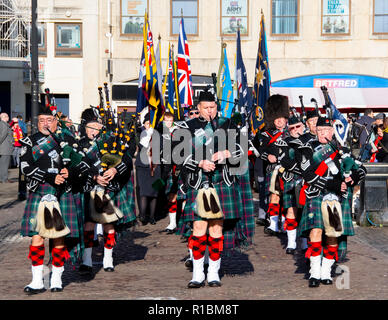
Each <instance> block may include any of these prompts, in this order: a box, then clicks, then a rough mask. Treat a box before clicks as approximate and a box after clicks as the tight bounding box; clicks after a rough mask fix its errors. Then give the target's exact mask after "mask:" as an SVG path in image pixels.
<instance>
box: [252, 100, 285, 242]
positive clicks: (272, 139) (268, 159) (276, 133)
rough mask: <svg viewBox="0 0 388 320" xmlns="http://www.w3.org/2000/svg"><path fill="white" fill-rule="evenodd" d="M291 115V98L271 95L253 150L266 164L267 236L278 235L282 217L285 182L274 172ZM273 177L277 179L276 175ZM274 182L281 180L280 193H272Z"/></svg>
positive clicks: (265, 230) (283, 144) (278, 189)
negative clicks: (289, 99) (282, 193)
mask: <svg viewBox="0 0 388 320" xmlns="http://www.w3.org/2000/svg"><path fill="white" fill-rule="evenodd" d="M289 115H290V111H289V105H288V98H287V97H286V96H282V95H279V94H276V95H272V96H271V97H269V98H268V100H267V102H266V104H265V115H264V117H265V118H264V119H265V127H264V128H263V131H262V132H258V133H257V134H256V136H255V138H254V139H253V142H252V143H253V146H254V147H255V149H256V150H257V153H258V154H259V155H260V158H261V159H262V160H263V161H264V162H265V165H266V168H265V172H266V175H265V191H266V192H265V197H266V199H268V210H267V214H268V216H269V220H270V225H269V226H268V227H264V232H265V233H267V234H270V235H274V234H277V233H278V232H279V216H280V214H281V206H280V201H281V192H282V189H283V180H282V178H281V177H280V175H278V174H277V170H276V171H275V168H277V166H278V157H279V155H280V153H281V147H284V146H285V145H286V143H285V142H284V141H283V139H284V138H285V137H286V136H287V135H288V134H287V132H286V130H285V129H286V126H287V119H288V118H289ZM273 174H274V175H273ZM271 179H272V180H278V181H277V182H276V184H278V186H277V191H275V190H273V189H272V190H270V186H271Z"/></svg>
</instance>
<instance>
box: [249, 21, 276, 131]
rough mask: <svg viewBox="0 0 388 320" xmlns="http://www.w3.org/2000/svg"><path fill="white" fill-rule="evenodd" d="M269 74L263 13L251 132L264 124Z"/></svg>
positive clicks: (269, 82)
mask: <svg viewBox="0 0 388 320" xmlns="http://www.w3.org/2000/svg"><path fill="white" fill-rule="evenodd" d="M270 86H271V75H270V72H269V63H268V53H267V38H266V35H265V25H264V15H263V14H262V15H261V21H260V38H259V50H258V52H257V59H256V70H255V81H254V86H253V90H254V91H253V94H254V102H255V104H256V107H255V109H253V110H252V114H251V130H252V133H253V134H256V132H257V131H258V130H259V129H261V128H262V127H263V126H264V112H265V102H266V101H267V99H268V98H269V95H270V91H269V88H270Z"/></svg>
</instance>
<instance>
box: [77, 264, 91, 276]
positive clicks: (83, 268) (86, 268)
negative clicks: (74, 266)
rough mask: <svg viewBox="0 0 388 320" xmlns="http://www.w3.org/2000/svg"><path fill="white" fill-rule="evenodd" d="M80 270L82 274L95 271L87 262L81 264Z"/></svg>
mask: <svg viewBox="0 0 388 320" xmlns="http://www.w3.org/2000/svg"><path fill="white" fill-rule="evenodd" d="M78 272H79V273H80V274H81V275H90V274H92V273H93V267H90V266H87V265H86V264H81V265H80V266H79V269H78Z"/></svg>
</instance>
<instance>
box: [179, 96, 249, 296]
mask: <svg viewBox="0 0 388 320" xmlns="http://www.w3.org/2000/svg"><path fill="white" fill-rule="evenodd" d="M198 110H199V112H200V117H198V118H194V119H191V120H188V121H186V123H185V126H183V125H181V129H180V130H182V129H184V128H183V127H185V129H186V132H187V133H188V136H189V138H190V139H189V141H184V146H185V147H187V148H184V149H185V150H188V152H189V153H188V155H187V154H186V155H185V156H184V162H183V166H182V177H183V181H184V184H183V185H182V186H180V187H181V189H182V188H184V189H185V191H184V192H185V194H186V204H185V207H184V211H183V216H182V217H181V220H182V221H181V223H182V225H185V224H186V223H187V222H189V223H192V226H193V233H192V235H191V236H190V238H189V244H188V247H189V248H190V249H192V253H193V277H192V280H191V281H190V282H189V284H188V287H189V288H200V287H202V286H204V285H205V279H206V278H207V283H208V285H209V286H211V287H218V286H221V281H220V277H219V269H220V265H221V252H222V251H223V250H224V249H230V248H231V247H234V246H235V245H236V243H238V239H236V237H241V238H244V240H245V239H247V237H246V235H245V234H242V233H240V234H238V233H236V232H233V231H235V229H236V228H237V224H236V221H239V220H240V219H241V220H242V219H244V211H243V206H242V196H241V189H240V185H239V183H238V181H237V177H236V176H234V175H232V174H231V169H232V168H233V167H236V166H238V165H239V162H241V161H243V159H244V158H243V156H244V151H243V148H242V147H241V145H240V142H239V141H240V140H239V131H238V130H236V127H235V126H234V125H233V123H232V122H231V120H230V119H227V118H224V117H219V116H218V115H217V104H216V103H215V98H214V95H213V94H212V93H211V92H209V91H203V92H201V94H200V96H199V104H198ZM230 129H235V131H234V132H235V134H234V137H235V138H236V140H234V143H233V148H230V147H231V145H232V143H229V141H228V134H227V133H228V130H230ZM223 134H224V135H223ZM176 148H177V147H176ZM176 148H175V149H176ZM175 149H174V151H175ZM240 164H241V163H240ZM250 200H251V201H252V199H250ZM252 219H253V217H252ZM225 222H229V223H228V225H229V226H228V229H226V228H223V226H224V225H225ZM233 222H234V223H233ZM253 225H254V223H253ZM182 230H183V229H182ZM232 234H233V236H231V235H232ZM224 235H225V237H224ZM241 240H243V239H241ZM206 248H208V249H209V267H208V272H207V276H205V273H204V259H205V257H204V256H205V251H206Z"/></svg>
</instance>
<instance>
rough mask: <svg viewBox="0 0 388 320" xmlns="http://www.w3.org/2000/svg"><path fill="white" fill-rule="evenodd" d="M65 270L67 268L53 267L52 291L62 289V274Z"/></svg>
mask: <svg viewBox="0 0 388 320" xmlns="http://www.w3.org/2000/svg"><path fill="white" fill-rule="evenodd" d="M64 270H65V267H63V266H62V267H55V266H52V269H51V280H50V289H53V288H62V273H63V271H64Z"/></svg>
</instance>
